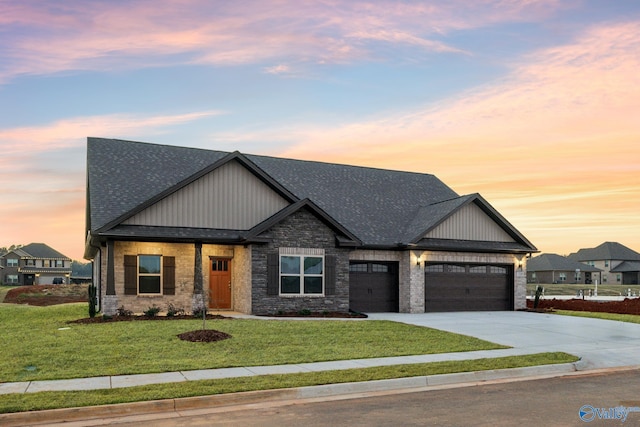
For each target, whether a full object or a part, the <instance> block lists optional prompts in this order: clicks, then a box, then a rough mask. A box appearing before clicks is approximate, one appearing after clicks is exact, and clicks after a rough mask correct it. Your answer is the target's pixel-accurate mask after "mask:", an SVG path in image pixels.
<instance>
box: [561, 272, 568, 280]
mask: <svg viewBox="0 0 640 427" xmlns="http://www.w3.org/2000/svg"><path fill="white" fill-rule="evenodd" d="M566 280H567V273H560V281H561V282H565V281H566Z"/></svg>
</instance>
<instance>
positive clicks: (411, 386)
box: [0, 363, 628, 427]
mask: <svg viewBox="0 0 640 427" xmlns="http://www.w3.org/2000/svg"><path fill="white" fill-rule="evenodd" d="M621 369H628V368H621ZM621 369H617V370H621ZM609 371H611V370H609ZM593 372H595V370H594V371H588V372H585V371H582V372H580V374H582V375H584V374H589V373H593ZM576 373H577V372H576V366H575V364H574V363H564V364H557V365H544V366H531V367H525V368H512V369H500V370H488V371H476V372H461V373H454V374H443V375H429V376H421V377H409V378H393V379H386V380H377V381H365V382H356V383H342V384H327V385H319V386H309V387H300V388H288V389H279V390H261V391H250V392H241V393H229V394H220V395H212V396H198V397H188V398H180V399H165V400H155V401H149V402H134V403H123V404H116V405H102V406H88V407H81V408H65V409H52V410H46V411H34V412H18V413H10V414H0V425H2V426H4V427H11V426H36V425H42V424H54V423H69V422H74V421H81V420H85V421H88V420H94V421H95V422H94V423H93V425H99V424H103V423H102V422H100V420H104V423H108V419H109V418H116V417H128V416H131V417H133V416H140V415H152V414H160V413H162V414H163V418H171V417H179V416H180V413H181V412H185V411H194V410H205V409H206V410H213V409H215V408H222V407H230V406H236V405H248V404H264V403H268V402H285V401H291V400H294V401H298V400H304V399H312V400H313V399H323V398H331V397H336V396H348V395H358V394H367V393H376V392H393V391H400V390H405V391H419V390H429V389H437V388H443V387H452V386H459V387H462V386H473V385H478V384H482V383H487V382H491V381H503V380H511V381H521V380H526V379H539V378H552V377H558V376H564V375H573V374H576ZM85 425H91V423H86V424H85Z"/></svg>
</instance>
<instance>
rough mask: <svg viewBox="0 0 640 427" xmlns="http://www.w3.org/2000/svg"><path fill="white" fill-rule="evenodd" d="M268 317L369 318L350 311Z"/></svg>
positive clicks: (285, 314) (293, 312)
mask: <svg viewBox="0 0 640 427" xmlns="http://www.w3.org/2000/svg"><path fill="white" fill-rule="evenodd" d="M264 316H268V317H326V318H336V319H366V318H367V317H368V316H367V315H366V314H363V313H356V312H353V311H350V312H348V313H345V312H342V311H311V312H299V311H288V312H285V313H274V314H265V315H264Z"/></svg>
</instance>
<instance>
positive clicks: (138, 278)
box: [136, 254, 164, 296]
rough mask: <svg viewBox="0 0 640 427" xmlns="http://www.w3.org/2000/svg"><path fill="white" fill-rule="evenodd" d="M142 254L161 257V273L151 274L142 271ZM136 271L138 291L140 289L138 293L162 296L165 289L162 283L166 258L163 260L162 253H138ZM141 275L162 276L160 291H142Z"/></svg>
mask: <svg viewBox="0 0 640 427" xmlns="http://www.w3.org/2000/svg"><path fill="white" fill-rule="evenodd" d="M141 256H157V257H160V273H158V274H156V273H153V274H150V273H140V257H141ZM136 261H137V262H136V273H137V278H136V282H137V283H136V285H137V288H138V289H137V291H138V295H151V296H162V295H163V289H164V286H163V285H162V283H163V280H164V279H163V277H162V272H163V270H164V269H163V265H164V260H163V256H162V255H158V254H138V256H137V257H136ZM140 277H160V292H140Z"/></svg>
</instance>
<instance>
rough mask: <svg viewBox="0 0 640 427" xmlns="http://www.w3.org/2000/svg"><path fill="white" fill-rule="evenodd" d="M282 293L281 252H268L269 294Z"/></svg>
mask: <svg viewBox="0 0 640 427" xmlns="http://www.w3.org/2000/svg"><path fill="white" fill-rule="evenodd" d="M278 294H280V254H278V253H272V254H267V295H278Z"/></svg>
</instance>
